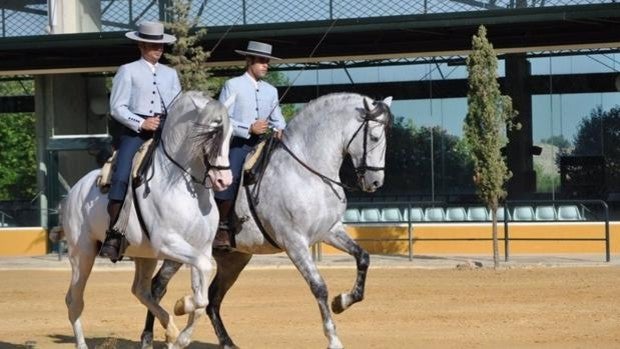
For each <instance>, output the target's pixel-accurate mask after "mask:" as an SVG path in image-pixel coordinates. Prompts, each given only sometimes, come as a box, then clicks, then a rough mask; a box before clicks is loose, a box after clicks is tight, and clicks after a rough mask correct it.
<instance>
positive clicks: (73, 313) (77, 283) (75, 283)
mask: <svg viewBox="0 0 620 349" xmlns="http://www.w3.org/2000/svg"><path fill="white" fill-rule="evenodd" d="M95 248H96V247H95V244H92V246H86V247H83V246H80V250H79V251H77V248H76V247H72V248H71V251H70V254H69V261H70V262H71V284H70V285H69V290H68V291H67V295H66V297H65V303H66V304H67V309H68V311H69V321H71V326H72V327H73V334H74V335H75V343H76V344H75V346H76V348H78V349H87V348H88V346H87V345H86V340H85V339H84V332H83V329H82V321H81V320H80V317H81V315H82V311H83V310H84V288H85V287H86V281H88V277H89V276H90V272H91V270H92V269H93V263H94V262H95V253H96V252H95Z"/></svg>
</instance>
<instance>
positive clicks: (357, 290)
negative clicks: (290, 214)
mask: <svg viewBox="0 0 620 349" xmlns="http://www.w3.org/2000/svg"><path fill="white" fill-rule="evenodd" d="M325 242H326V243H327V244H329V245H331V246H333V247H335V248H337V249H339V250H341V251H343V252H346V253H348V254H350V255H351V256H353V257H355V262H356V263H357V278H356V280H355V284H354V285H353V288H352V289H351V292H350V293H341V294H339V295H338V296H336V297H334V300H333V301H332V310H333V311H334V313H336V314H340V313H342V312H343V311H345V310H346V309H347V308H349V307H350V306H351V305H353V304H355V303H357V302H359V301H361V300H363V299H364V287H365V285H366V273H367V272H368V266H369V265H370V257H369V256H368V252H366V251H365V250H364V249H363V248H361V247H360V246H359V245H358V244H357V243H356V242H355V241H354V240H353V239H351V238H350V237H349V235H348V234H347V233H346V231H345V230H344V227H343V226H342V225H339V226H337V227H335V229H334V230H333V231H331V232H330V234H329V235H328V237H327V238H326V239H325Z"/></svg>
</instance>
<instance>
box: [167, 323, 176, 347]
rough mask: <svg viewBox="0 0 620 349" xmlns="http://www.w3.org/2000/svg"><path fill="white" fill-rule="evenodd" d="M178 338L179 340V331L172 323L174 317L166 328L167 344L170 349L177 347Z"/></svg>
mask: <svg viewBox="0 0 620 349" xmlns="http://www.w3.org/2000/svg"><path fill="white" fill-rule="evenodd" d="M177 338H179V329H178V328H177V327H176V326H175V324H174V322H172V317H170V322H169V323H168V327H167V328H166V343H168V348H174V347H175V343H176V341H177Z"/></svg>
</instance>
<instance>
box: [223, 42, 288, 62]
mask: <svg viewBox="0 0 620 349" xmlns="http://www.w3.org/2000/svg"><path fill="white" fill-rule="evenodd" d="M235 52H237V53H238V54H240V55H243V56H256V57H264V58H269V59H282V58H278V57H274V56H272V55H271V45H269V44H265V43H263V42H258V41H250V42H248V48H247V49H246V50H245V51H244V50H235Z"/></svg>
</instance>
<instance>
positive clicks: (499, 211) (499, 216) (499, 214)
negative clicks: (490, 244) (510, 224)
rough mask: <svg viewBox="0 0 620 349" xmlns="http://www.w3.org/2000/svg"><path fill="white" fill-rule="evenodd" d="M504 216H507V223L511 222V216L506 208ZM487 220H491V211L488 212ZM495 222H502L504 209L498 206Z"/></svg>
mask: <svg viewBox="0 0 620 349" xmlns="http://www.w3.org/2000/svg"><path fill="white" fill-rule="evenodd" d="M505 211H506V214H507V215H508V217H506V218H507V219H508V220H509V221H510V220H512V216H511V215H510V211H509V210H508V209H507V208H506V210H505ZM489 219H493V215H492V214H491V210H489ZM497 221H498V222H503V221H504V207H503V206H500V207H498V208H497Z"/></svg>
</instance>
